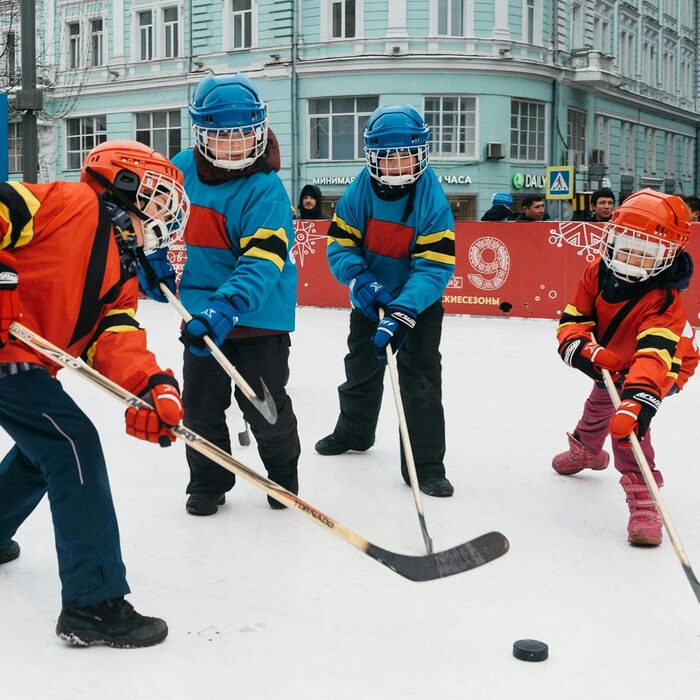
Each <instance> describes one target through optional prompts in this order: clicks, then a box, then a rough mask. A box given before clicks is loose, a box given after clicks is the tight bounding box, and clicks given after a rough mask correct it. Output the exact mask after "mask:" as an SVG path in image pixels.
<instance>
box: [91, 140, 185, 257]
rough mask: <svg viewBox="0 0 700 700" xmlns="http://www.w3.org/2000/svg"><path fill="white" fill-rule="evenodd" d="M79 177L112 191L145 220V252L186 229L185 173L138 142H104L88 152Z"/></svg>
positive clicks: (96, 187)
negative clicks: (183, 174)
mask: <svg viewBox="0 0 700 700" xmlns="http://www.w3.org/2000/svg"><path fill="white" fill-rule="evenodd" d="M80 181H81V182H84V183H85V184H87V185H89V186H90V187H91V188H92V189H93V190H94V191H95V192H97V194H103V193H104V192H109V193H110V194H111V195H112V196H113V198H114V199H115V200H116V202H117V203H119V204H121V205H122V206H123V207H124V208H126V209H128V210H129V211H131V212H133V213H135V214H136V215H137V216H138V217H139V218H140V219H141V220H142V221H143V222H144V226H143V229H144V251H145V252H150V251H152V250H155V249H156V248H161V247H163V246H165V245H168V244H170V243H172V242H174V241H176V240H178V239H179V238H181V236H182V233H183V231H184V229H185V225H186V223H187V217H188V215H189V208H190V203H189V199H188V198H187V195H186V194H185V190H184V187H183V177H182V173H181V172H180V170H179V169H178V168H176V167H175V166H174V165H173V164H172V163H171V162H170V161H169V160H168V159H167V158H166V157H165V156H162V155H161V154H160V153H158V151H154V150H153V149H152V148H150V147H149V146H145V145H144V144H142V143H139V142H138V141H105V142H104V143H102V144H100V145H99V146H96V147H95V148H93V149H92V150H91V151H90V153H88V154H87V156H86V158H85V162H84V163H83V167H82V168H81V170H80Z"/></svg>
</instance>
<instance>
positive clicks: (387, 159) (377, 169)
mask: <svg viewBox="0 0 700 700" xmlns="http://www.w3.org/2000/svg"><path fill="white" fill-rule="evenodd" d="M365 158H366V159H367V168H368V169H369V174H370V175H371V176H372V177H373V178H374V179H375V180H378V181H379V182H381V183H382V184H383V185H388V186H389V187H402V186H404V185H410V184H411V183H412V182H415V181H416V180H417V179H418V178H419V177H420V176H421V175H422V174H423V171H424V170H425V169H426V168H427V167H428V146H427V145H425V146H401V147H399V148H368V147H367V146H365Z"/></svg>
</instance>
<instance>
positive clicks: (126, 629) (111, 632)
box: [56, 598, 168, 649]
mask: <svg viewBox="0 0 700 700" xmlns="http://www.w3.org/2000/svg"><path fill="white" fill-rule="evenodd" d="M56 634H57V635H58V636H59V637H60V638H61V639H63V640H64V641H66V642H68V643H69V644H72V645H74V646H79V647H87V646H91V645H93V644H104V645H106V646H110V647H115V648H117V649H131V648H134V647H150V646H152V645H153V644H158V643H159V642H162V641H163V640H164V639H165V638H166V637H167V636H168V625H166V624H165V621H164V620H161V619H159V618H157V617H144V616H143V615H139V613H137V612H136V610H134V608H133V607H132V605H131V604H130V603H127V601H125V600H124V598H112V599H111V600H104V601H102V602H101V603H97V604H96V605H87V606H85V607H79V606H73V607H66V608H63V610H61V614H60V615H59V616H58V623H57V624H56Z"/></svg>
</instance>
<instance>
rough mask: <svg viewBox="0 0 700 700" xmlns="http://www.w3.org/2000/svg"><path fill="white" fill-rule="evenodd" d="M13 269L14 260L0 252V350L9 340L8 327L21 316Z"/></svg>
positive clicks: (20, 305) (16, 279)
mask: <svg viewBox="0 0 700 700" xmlns="http://www.w3.org/2000/svg"><path fill="white" fill-rule="evenodd" d="M18 281H19V278H18V275H17V270H16V269H15V259H14V258H13V257H12V256H11V255H10V254H9V253H5V252H4V251H0V348H4V347H5V345H7V343H8V342H9V340H10V325H11V324H12V322H13V321H16V320H17V319H18V318H19V317H20V316H21V315H22V302H21V301H20V299H19V292H18V291H17V283H18Z"/></svg>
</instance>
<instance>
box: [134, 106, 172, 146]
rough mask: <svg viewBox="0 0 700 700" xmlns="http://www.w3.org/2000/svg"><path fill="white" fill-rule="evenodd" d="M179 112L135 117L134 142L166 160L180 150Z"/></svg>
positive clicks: (146, 114) (152, 113)
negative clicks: (152, 149)
mask: <svg viewBox="0 0 700 700" xmlns="http://www.w3.org/2000/svg"><path fill="white" fill-rule="evenodd" d="M181 135H182V132H181V130H180V110H179V109H173V110H169V111H166V112H144V113H143V114H137V115H136V140H137V141H139V142H140V143H143V144H146V146H150V147H151V148H154V149H155V150H156V151H158V153H162V154H163V155H164V156H167V157H168V158H172V157H173V156H174V155H175V154H176V153H179V152H180V151H181V150H182V141H181Z"/></svg>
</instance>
